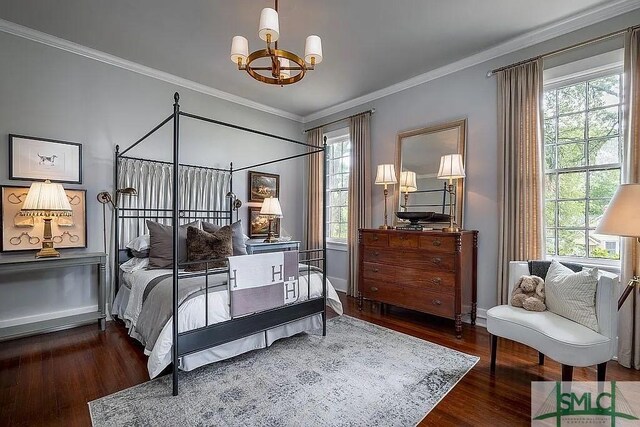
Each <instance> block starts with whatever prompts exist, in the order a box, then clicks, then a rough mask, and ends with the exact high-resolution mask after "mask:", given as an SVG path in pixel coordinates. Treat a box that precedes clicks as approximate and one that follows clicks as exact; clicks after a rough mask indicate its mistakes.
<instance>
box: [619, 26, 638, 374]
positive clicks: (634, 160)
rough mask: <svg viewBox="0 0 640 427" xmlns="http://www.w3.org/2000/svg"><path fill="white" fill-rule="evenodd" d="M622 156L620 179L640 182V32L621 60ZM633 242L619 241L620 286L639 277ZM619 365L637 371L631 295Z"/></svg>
mask: <svg viewBox="0 0 640 427" xmlns="http://www.w3.org/2000/svg"><path fill="white" fill-rule="evenodd" d="M623 100H624V113H623V115H624V119H623V129H624V156H623V167H622V176H623V182H624V183H627V184H631V183H639V182H640V30H639V29H636V30H633V31H629V32H628V33H627V37H626V40H625V58H624V95H623ZM636 242H637V241H636V240H635V239H630V238H623V239H622V254H621V255H622V268H621V273H622V274H621V276H622V277H621V282H622V285H623V286H626V284H627V282H628V280H629V278H631V277H633V275H634V272H635V274H640V249H639V248H638V244H637V243H636ZM618 362H619V363H620V364H621V365H622V366H626V367H627V368H630V367H632V368H635V369H640V297H639V296H638V292H637V291H636V292H633V293H631V295H630V296H629V298H627V301H626V302H625V304H624V306H623V307H622V308H621V309H620V312H619V314H618Z"/></svg>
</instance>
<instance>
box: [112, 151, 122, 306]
mask: <svg viewBox="0 0 640 427" xmlns="http://www.w3.org/2000/svg"><path fill="white" fill-rule="evenodd" d="M119 151H120V146H119V145H116V151H115V157H114V161H113V169H114V170H113V176H114V182H113V190H114V191H116V190H117V189H118V156H119V153H118V152H119ZM117 200H118V199H117V194H116V202H117ZM118 215H119V213H118V203H116V204H115V206H114V207H113V218H114V226H113V229H114V230H115V236H114V237H113V259H114V262H113V281H112V283H113V284H114V287H115V292H118V291H119V290H120V229H119V228H118V222H119V219H118ZM115 292H114V293H113V295H115ZM110 295H111V294H110Z"/></svg>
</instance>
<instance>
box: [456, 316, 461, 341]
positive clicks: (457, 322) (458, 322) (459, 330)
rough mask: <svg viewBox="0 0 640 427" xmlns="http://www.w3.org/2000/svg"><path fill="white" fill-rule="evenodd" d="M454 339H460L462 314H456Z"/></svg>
mask: <svg viewBox="0 0 640 427" xmlns="http://www.w3.org/2000/svg"><path fill="white" fill-rule="evenodd" d="M456 338H462V314H456Z"/></svg>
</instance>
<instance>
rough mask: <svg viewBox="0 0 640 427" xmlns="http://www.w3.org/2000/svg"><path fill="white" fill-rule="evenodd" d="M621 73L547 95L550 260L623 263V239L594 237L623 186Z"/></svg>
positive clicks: (547, 91) (569, 85) (560, 86)
mask: <svg viewBox="0 0 640 427" xmlns="http://www.w3.org/2000/svg"><path fill="white" fill-rule="evenodd" d="M621 81H622V75H621V73H620V72H619V71H610V72H609V73H607V74H605V75H599V76H593V77H590V78H583V79H582V80H581V81H575V80H573V81H572V82H571V83H564V84H563V83H558V84H555V85H554V87H545V91H544V158H545V226H546V251H547V254H548V255H550V256H560V257H563V256H565V257H573V258H599V259H616V260H617V259H620V249H619V240H618V238H616V237H612V236H602V235H598V234H596V233H595V228H596V226H597V225H598V222H599V221H600V219H601V218H602V215H603V213H604V210H605V208H606V207H607V205H608V204H609V202H610V200H611V197H612V196H613V194H614V193H615V191H616V189H617V187H618V185H619V184H620V168H621V159H622V136H621V134H620V128H621V126H620V123H621V111H622V107H621V102H622V96H621V86H622V85H621Z"/></svg>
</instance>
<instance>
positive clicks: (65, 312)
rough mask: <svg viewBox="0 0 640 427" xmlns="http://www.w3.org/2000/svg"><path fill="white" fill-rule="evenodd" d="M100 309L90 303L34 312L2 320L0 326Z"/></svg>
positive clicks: (4, 326) (23, 323)
mask: <svg viewBox="0 0 640 427" xmlns="http://www.w3.org/2000/svg"><path fill="white" fill-rule="evenodd" d="M94 311H98V305H97V304H96V305H90V306H86V307H77V308H72V309H69V310H62V311H54V312H50V313H41V314H34V315H32V316H24V317H15V318H13V319H4V320H0V328H8V327H10V326H18V325H26V324H28V323H33V322H41V321H43V320H51V319H57V318H59V317H67V316H73V315H76V314H84V313H92V312H94Z"/></svg>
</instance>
